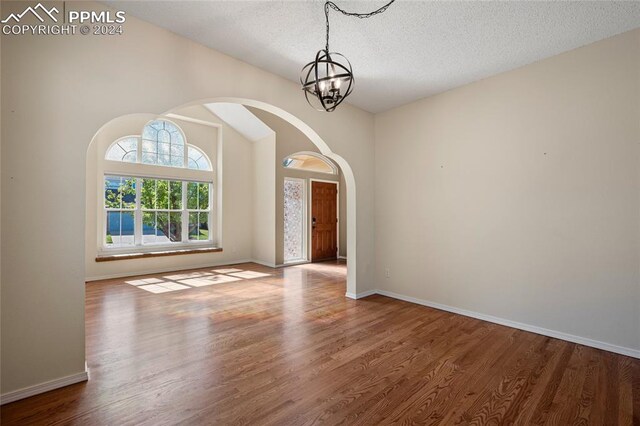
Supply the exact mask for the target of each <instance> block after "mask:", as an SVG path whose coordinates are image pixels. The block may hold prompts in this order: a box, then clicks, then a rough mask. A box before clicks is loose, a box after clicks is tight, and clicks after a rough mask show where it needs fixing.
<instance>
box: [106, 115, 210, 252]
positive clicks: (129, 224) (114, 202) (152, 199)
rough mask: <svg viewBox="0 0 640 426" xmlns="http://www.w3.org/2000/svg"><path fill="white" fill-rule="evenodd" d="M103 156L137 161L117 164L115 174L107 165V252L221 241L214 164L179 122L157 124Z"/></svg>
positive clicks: (155, 121) (146, 127)
mask: <svg viewBox="0 0 640 426" xmlns="http://www.w3.org/2000/svg"><path fill="white" fill-rule="evenodd" d="M104 158H105V160H110V161H117V162H121V163H133V164H121V165H118V166H117V167H116V166H115V165H114V166H113V170H114V171H113V172H112V171H110V170H108V169H109V167H108V166H106V167H105V170H104V195H103V198H104V201H103V205H104V214H103V225H102V228H101V229H102V230H101V231H100V232H101V233H102V241H103V247H104V248H116V249H119V250H120V251H123V250H125V251H127V252H129V251H138V250H139V249H143V250H144V248H145V247H147V246H148V247H149V250H157V249H158V246H165V247H167V249H170V248H171V247H175V246H176V245H192V244H211V243H215V242H216V235H215V227H214V226H213V222H214V220H215V218H217V215H215V209H214V207H215V206H214V201H215V197H214V185H213V184H214V183H215V175H214V173H213V170H212V167H211V162H210V161H209V158H208V157H207V155H206V154H205V153H204V152H203V151H202V150H201V149H200V148H197V147H195V146H193V145H189V144H188V143H187V142H186V137H185V135H184V133H183V132H182V130H181V129H180V128H179V127H178V126H177V125H176V124H174V123H172V122H169V121H166V120H153V121H151V122H149V123H147V124H146V125H145V126H144V127H143V129H142V134H141V135H140V136H127V137H123V138H121V139H118V140H116V141H115V142H114V143H112V144H111V146H109V148H108V149H107V151H106V155H105V157H104ZM146 165H153V166H161V167H156V168H154V169H152V170H151V169H146V167H147V166H146ZM179 169H182V170H179ZM162 170H164V171H162Z"/></svg>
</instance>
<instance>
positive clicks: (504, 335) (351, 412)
mask: <svg viewBox="0 0 640 426" xmlns="http://www.w3.org/2000/svg"><path fill="white" fill-rule="evenodd" d="M233 268H236V269H238V270H241V272H238V271H235V272H233V271H229V270H222V271H220V270H219V269H222V268H217V269H218V272H212V269H214V268H208V269H202V270H198V271H190V272H188V273H184V272H179V273H173V274H159V275H154V276H146V277H144V279H145V281H141V278H140V277H136V278H132V279H118V280H110V281H102V282H96V283H90V284H87V293H86V322H87V361H88V364H89V367H90V370H91V380H90V381H89V382H87V383H83V384H77V385H72V386H68V387H66V388H63V389H58V390H55V391H51V392H48V393H46V394H42V395H38V396H35V397H32V398H29V399H25V400H22V401H18V402H15V403H12V404H8V405H5V406H3V407H2V408H1V409H0V414H1V421H2V425H14V424H20V425H30V424H81V425H164V424H167V425H173V424H181V425H189V424H221V425H226V424H246V425H310V424H319V423H323V424H329V425H337V424H345V425H378V424H392V423H401V424H434V425H435V424H440V425H455V424H471V425H482V424H493V425H499V424H522V425H531V424H555V425H569V424H581V425H586V424H593V425H615V424H620V425H631V424H640V361H639V360H636V359H632V358H629V357H624V356H620V355H615V354H611V353H608V352H604V351H600V350H596V349H592V348H589V347H585V346H580V345H575V344H572V343H567V342H564V341H561V340H556V339H551V338H547V337H544V336H540V335H536V334H532V333H527V332H523V331H519V330H515V329H512V328H508V327H503V326H499V325H495V324H491V323H488V322H483V321H479V320H476V319H471V318H466V317H463V316H460V315H454V314H450V313H447V312H443V311H439V310H435V309H430V308H427V307H423V306H418V305H414V304H411V303H406V302H401V301H397V300H394V299H390V298H387V297H382V296H371V297H368V298H366V299H362V300H358V301H354V300H349V299H346V298H345V297H344V293H345V273H346V268H345V265H344V264H340V263H339V262H332V263H323V264H312V265H303V266H295V267H289V268H285V269H278V270H273V269H269V268H265V267H262V266H259V265H255V264H242V265H237V266H234V267H233ZM247 271H249V272H247ZM215 276H217V278H215ZM231 280H234V281H231ZM127 282H129V283H127ZM212 282H216V284H213V285H211V283H212ZM149 286H151V287H149ZM153 286H155V287H153ZM182 287H186V288H182ZM152 291H155V292H156V293H153V292H152Z"/></svg>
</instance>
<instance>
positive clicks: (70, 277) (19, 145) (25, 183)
mask: <svg viewBox="0 0 640 426" xmlns="http://www.w3.org/2000/svg"><path fill="white" fill-rule="evenodd" d="M68 5H69V4H67V6H68ZM61 6H62V5H61V4H60V5H59V7H61ZM0 7H1V10H0V11H1V13H2V15H3V16H6V15H7V14H8V13H10V12H20V11H22V9H23V8H24V4H21V3H12V2H5V1H3V2H2V3H1V6H0ZM73 7H75V8H78V9H80V8H82V9H94V10H104V8H105V7H104V6H103V5H100V4H97V3H84V2H73ZM124 28H125V30H124V35H122V36H109V37H107V36H92V35H88V36H81V35H76V36H29V35H25V36H2V51H1V55H2V58H1V61H2V69H1V80H2V81H1V91H2V100H1V102H2V122H3V126H2V135H1V136H2V155H1V158H2V165H1V173H2V176H1V182H2V214H1V218H2V225H1V227H2V229H3V234H2V242H1V245H2V247H1V250H2V266H3V267H2V276H1V282H2V289H1V291H2V305H1V317H0V320H1V323H2V348H1V357H2V366H1V375H2V385H1V392H2V393H6V392H9V391H14V390H16V389H19V388H23V387H27V386H32V385H35V384H38V383H42V382H45V381H48V380H53V379H56V378H60V377H64V376H68V375H72V374H76V373H79V372H81V371H83V370H84V361H85V351H84V278H85V248H84V246H85V241H84V238H85V237H84V234H85V163H86V158H87V148H88V146H89V143H90V141H91V139H92V138H93V136H94V134H95V133H96V132H97V131H98V129H99V128H100V127H101V126H102V125H104V124H105V123H107V122H108V121H110V120H112V119H113V118H116V117H119V116H122V115H126V114H131V113H150V114H162V113H164V112H166V111H168V110H170V109H173V108H175V107H177V106H179V105H184V104H187V103H190V102H192V101H194V100H197V99H212V98H218V97H237V98H246V99H254V100H257V101H261V102H265V103H267V104H271V105H274V106H276V107H278V108H281V109H283V110H284V111H288V112H289V113H291V114H293V115H294V116H295V117H297V118H299V119H300V120H302V121H303V122H305V123H306V124H307V125H309V126H310V127H311V128H312V129H313V130H315V131H316V132H317V133H318V134H319V136H320V137H321V138H322V140H324V141H325V142H326V144H327V145H328V146H329V147H330V148H331V149H332V151H333V153H335V154H336V155H339V156H341V157H342V158H344V159H345V160H346V161H347V162H348V164H349V166H350V167H351V170H352V171H353V176H354V179H355V181H356V182H357V191H354V192H353V193H352V194H351V195H353V196H354V197H355V198H357V211H354V212H353V215H354V216H353V220H351V218H350V227H351V226H352V227H353V229H354V232H356V233H357V235H358V238H357V249H358V250H357V253H356V257H355V259H354V263H355V260H357V265H356V268H353V272H352V271H351V270H350V274H351V273H354V274H355V273H356V272H357V276H356V280H357V286H358V287H357V289H358V290H357V291H362V290H364V289H367V288H372V286H373V282H374V280H373V257H374V252H373V244H374V238H373V236H374V228H373V205H374V204H373V200H374V198H373V177H374V174H373V167H374V161H373V157H374V151H373V139H374V138H373V116H372V115H371V114H369V113H366V112H364V111H361V110H359V109H357V108H354V107H352V106H350V105H343V106H342V107H341V108H340V109H339V110H338V111H336V112H334V113H331V114H321V113H318V112H316V111H314V110H313V109H311V108H310V107H309V106H308V105H307V104H306V101H305V100H304V97H303V96H301V94H300V89H299V87H298V85H297V84H295V83H293V82H290V81H288V80H285V79H283V78H280V77H277V76H275V75H273V74H270V73H268V72H265V71H262V70H260V69H258V68H255V67H253V66H250V65H248V64H246V63H243V62H241V61H238V60H235V59H232V58H230V57H228V56H226V55H223V54H221V53H219V52H216V51H213V50H211V49H208V48H205V47H204V46H202V45H199V44H197V43H195V42H192V41H189V40H187V39H185V38H183V37H180V36H178V35H176V34H173V33H171V32H169V31H166V30H163V29H160V28H158V27H156V26H154V25H151V24H148V23H145V22H143V21H140V20H138V19H136V18H134V17H131V16H129V17H128V18H127V21H126V23H125V26H124ZM158 52H162V55H161V57H164V58H167V59H166V61H165V62H163V63H161V64H160V65H159V66H152V65H150V64H157V63H158V60H159V59H158ZM60 200H64V202H63V203H61V202H60ZM354 207H355V205H354ZM350 214H351V213H350ZM356 219H357V220H356ZM25 229H28V232H25ZM223 239H224V235H223ZM350 243H351V242H350ZM353 243H354V244H355V243H356V242H355V241H354V242H353ZM354 248H355V246H354ZM350 250H351V249H350ZM350 277H351V276H350ZM355 290H356V289H355V288H354V289H352V291H355ZM89 366H90V360H89Z"/></svg>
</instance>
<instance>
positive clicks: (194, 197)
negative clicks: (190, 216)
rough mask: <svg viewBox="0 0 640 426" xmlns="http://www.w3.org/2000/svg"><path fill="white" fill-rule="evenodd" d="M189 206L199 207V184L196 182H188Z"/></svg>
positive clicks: (192, 208)
mask: <svg viewBox="0 0 640 426" xmlns="http://www.w3.org/2000/svg"><path fill="white" fill-rule="evenodd" d="M187 208H188V209H191V210H195V209H197V208H198V184H197V183H195V182H189V183H187Z"/></svg>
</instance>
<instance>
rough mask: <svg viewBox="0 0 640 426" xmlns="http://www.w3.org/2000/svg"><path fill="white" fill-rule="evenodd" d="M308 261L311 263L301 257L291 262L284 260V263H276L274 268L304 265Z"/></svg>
mask: <svg viewBox="0 0 640 426" xmlns="http://www.w3.org/2000/svg"><path fill="white" fill-rule="evenodd" d="M308 263H311V262H310V261H308V260H304V259H302V260H296V261H293V262H286V263H281V264H278V265H276V268H286V267H287V266H297V265H306V264H308Z"/></svg>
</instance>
